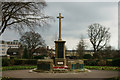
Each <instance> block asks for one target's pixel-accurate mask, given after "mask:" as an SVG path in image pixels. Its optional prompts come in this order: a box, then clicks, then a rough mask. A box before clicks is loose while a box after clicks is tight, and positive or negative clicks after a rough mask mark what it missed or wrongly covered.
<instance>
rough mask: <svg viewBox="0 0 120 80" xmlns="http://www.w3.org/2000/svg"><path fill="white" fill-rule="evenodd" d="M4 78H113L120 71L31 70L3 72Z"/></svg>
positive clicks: (118, 74)
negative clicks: (72, 71)
mask: <svg viewBox="0 0 120 80" xmlns="http://www.w3.org/2000/svg"><path fill="white" fill-rule="evenodd" d="M2 76H3V77H12V78H111V77H116V76H120V72H118V71H102V70H91V72H80V73H37V72H32V73H29V70H14V71H3V72H2Z"/></svg>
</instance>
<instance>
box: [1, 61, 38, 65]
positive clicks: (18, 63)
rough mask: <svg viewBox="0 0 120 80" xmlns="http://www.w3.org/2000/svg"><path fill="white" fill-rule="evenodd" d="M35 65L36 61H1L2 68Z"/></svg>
mask: <svg viewBox="0 0 120 80" xmlns="http://www.w3.org/2000/svg"><path fill="white" fill-rule="evenodd" d="M13 65H37V60H36V59H2V66H13Z"/></svg>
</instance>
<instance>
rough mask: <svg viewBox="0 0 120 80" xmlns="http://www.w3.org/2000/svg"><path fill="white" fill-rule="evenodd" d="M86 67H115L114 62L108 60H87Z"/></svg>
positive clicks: (85, 61)
mask: <svg viewBox="0 0 120 80" xmlns="http://www.w3.org/2000/svg"><path fill="white" fill-rule="evenodd" d="M84 65H86V66H113V64H112V60H108V59H100V60H97V59H85V60H84Z"/></svg>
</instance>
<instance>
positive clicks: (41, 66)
mask: <svg viewBox="0 0 120 80" xmlns="http://www.w3.org/2000/svg"><path fill="white" fill-rule="evenodd" d="M52 69H53V60H52V59H46V60H45V59H42V60H41V59H39V60H38V61H37V70H44V71H51V70H52Z"/></svg>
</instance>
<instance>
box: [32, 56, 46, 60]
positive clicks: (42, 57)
mask: <svg viewBox="0 0 120 80" xmlns="http://www.w3.org/2000/svg"><path fill="white" fill-rule="evenodd" d="M44 57H47V55H39V56H35V57H34V59H44Z"/></svg>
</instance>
